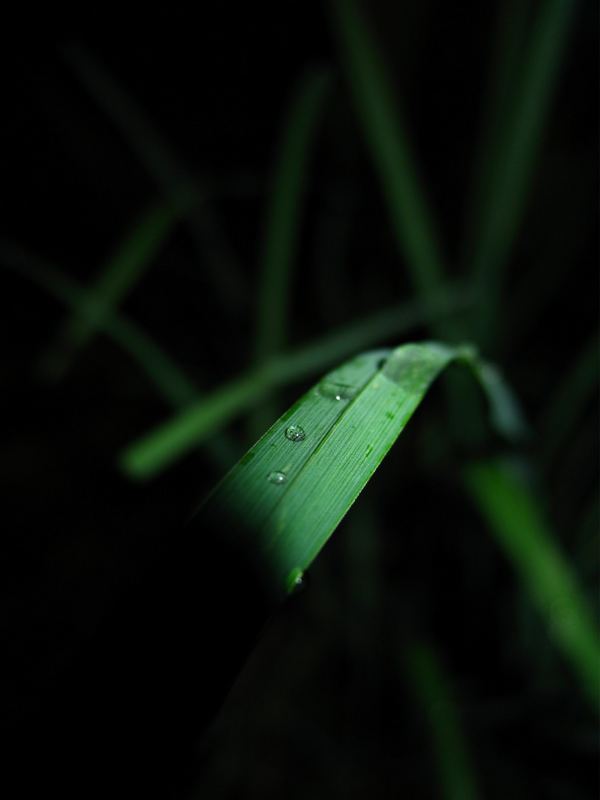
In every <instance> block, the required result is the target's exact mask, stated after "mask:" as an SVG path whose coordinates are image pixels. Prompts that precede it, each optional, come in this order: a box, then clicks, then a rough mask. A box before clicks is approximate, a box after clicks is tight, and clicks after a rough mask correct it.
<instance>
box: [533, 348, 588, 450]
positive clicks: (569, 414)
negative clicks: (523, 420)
mask: <svg viewBox="0 0 600 800" xmlns="http://www.w3.org/2000/svg"><path fill="white" fill-rule="evenodd" d="M599 354H600V351H599V348H598V337H597V335H594V337H593V338H592V340H591V342H589V344H588V345H587V346H586V347H585V349H584V350H583V352H582V353H581V355H580V356H579V358H578V359H577V361H576V362H575V365H574V366H573V368H572V369H571V371H570V372H569V373H568V374H567V375H566V377H565V379H564V381H562V382H561V385H560V387H559V388H558V390H557V391H556V394H555V396H554V397H553V398H552V402H551V403H550V404H549V405H548V407H547V409H546V411H545V412H544V414H543V417H542V421H541V430H542V437H541V438H542V441H543V443H544V446H543V451H542V461H543V463H544V464H546V465H548V464H549V463H551V462H552V461H553V459H554V458H555V456H556V455H557V453H558V452H559V451H560V449H561V447H562V446H563V444H564V443H565V442H566V440H567V439H568V437H569V434H570V433H571V431H572V430H573V428H574V427H575V425H576V423H577V421H578V420H579V419H580V417H581V414H582V412H583V411H585V408H586V404H587V403H588V402H589V401H590V400H591V399H592V396H593V392H594V390H595V389H596V387H597V386H598V373H599V366H600V362H599V358H598V356H599Z"/></svg>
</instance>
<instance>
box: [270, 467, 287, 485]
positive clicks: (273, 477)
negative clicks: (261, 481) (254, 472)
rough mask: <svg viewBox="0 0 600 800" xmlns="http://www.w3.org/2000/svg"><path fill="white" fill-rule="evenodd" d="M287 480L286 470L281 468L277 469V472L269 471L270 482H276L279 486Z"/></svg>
mask: <svg viewBox="0 0 600 800" xmlns="http://www.w3.org/2000/svg"><path fill="white" fill-rule="evenodd" d="M286 481H287V475H286V474H285V472H280V471H279V470H275V472H269V483H275V484H276V485H277V486H280V485H281V484H282V483H285V482H286Z"/></svg>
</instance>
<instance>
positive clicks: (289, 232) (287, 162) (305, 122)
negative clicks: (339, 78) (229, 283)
mask: <svg viewBox="0 0 600 800" xmlns="http://www.w3.org/2000/svg"><path fill="white" fill-rule="evenodd" d="M328 83H329V79H328V75H327V73H325V72H324V71H321V70H318V71H317V70H311V71H310V72H309V73H308V74H307V75H305V76H304V78H303V79H302V81H301V82H300V85H299V87H298V89H297V90H296V92H295V93H294V97H293V99H292V103H291V106H290V109H289V111H288V114H287V118H286V120H285V125H284V130H283V136H282V141H281V144H280V149H279V154H278V157H277V165H276V168H275V173H274V178H273V185H272V189H271V192H270V197H269V203H268V208H267V215H266V224H265V235H264V242H263V252H262V257H261V269H260V282H259V287H258V304H257V309H256V344H255V359H256V361H257V362H258V363H259V364H260V363H263V362H264V361H266V360H269V359H271V358H272V357H273V356H274V355H275V354H276V353H278V352H279V351H280V350H281V349H282V347H283V346H284V344H285V339H286V330H285V328H286V321H287V320H288V319H289V317H290V309H289V306H290V303H289V299H290V298H289V294H290V285H291V280H292V267H293V260H294V254H295V253H296V250H297V242H298V232H299V228H300V219H301V203H302V199H303V196H304V193H305V189H306V184H307V175H308V167H309V159H310V155H311V151H312V148H313V144H314V139H315V132H316V127H317V123H318V120H319V116H320V114H321V111H322V109H323V104H324V100H325V96H326V89H327V86H328ZM273 416H274V413H273V412H272V409H271V410H270V409H269V408H268V407H265V408H261V409H257V410H256V412H255V415H254V427H255V428H256V429H257V430H264V427H265V426H266V425H267V424H269V423H270V422H271V421H272V420H273Z"/></svg>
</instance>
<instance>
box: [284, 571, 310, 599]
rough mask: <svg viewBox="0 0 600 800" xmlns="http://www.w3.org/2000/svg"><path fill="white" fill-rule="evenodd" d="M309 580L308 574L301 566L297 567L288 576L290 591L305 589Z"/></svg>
mask: <svg viewBox="0 0 600 800" xmlns="http://www.w3.org/2000/svg"><path fill="white" fill-rule="evenodd" d="M307 582H308V575H307V574H306V573H305V572H304V571H303V570H301V569H300V567H296V568H295V569H293V570H292V571H291V572H290V574H289V576H288V581H287V584H288V591H289V592H294V593H296V592H300V591H303V590H304V589H306V586H307Z"/></svg>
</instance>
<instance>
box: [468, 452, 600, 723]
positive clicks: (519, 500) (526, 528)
mask: <svg viewBox="0 0 600 800" xmlns="http://www.w3.org/2000/svg"><path fill="white" fill-rule="evenodd" d="M464 481H465V485H466V488H467V491H468V493H469V494H470V496H471V498H472V500H473V502H474V503H475V505H476V507H477V508H478V509H479V511H480V513H481V515H482V516H483V518H484V519H485V521H486V524H487V525H488V527H489V529H490V531H491V533H492V534H493V535H494V536H495V538H496V539H497V541H498V544H499V545H500V547H501V548H502V550H503V551H504V553H505V555H506V556H507V557H508V559H509V560H510V561H511V563H512V564H513V566H514V567H515V569H516V570H517V572H518V574H519V575H520V577H521V580H522V582H523V585H524V586H526V587H527V589H528V591H529V593H530V595H531V597H532V600H533V601H534V602H535V603H536V605H537V607H538V610H539V612H540V614H541V615H542V617H543V619H544V621H545V622H546V624H547V625H548V627H549V629H550V632H551V634H552V636H553V638H554V640H555V642H556V645H557V646H558V647H560V648H561V649H562V652H563V654H564V656H565V658H566V659H567V660H568V661H570V663H571V666H572V668H573V670H574V672H575V673H576V675H577V677H578V679H579V682H580V685H581V688H582V689H583V691H584V692H585V693H586V695H587V696H588V698H589V699H590V700H591V702H592V704H593V706H594V708H595V709H596V710H600V707H599V705H598V704H599V700H600V637H599V636H598V630H597V629H596V626H595V625H594V621H593V618H592V615H591V613H590V611H589V609H588V607H587V604H586V602H585V598H584V597H583V595H582V592H581V590H580V588H579V586H578V583H577V580H576V576H575V575H574V573H573V571H572V569H571V567H570V565H569V564H568V563H567V562H566V561H565V560H564V559H563V557H562V555H561V553H560V551H559V550H558V548H557V546H556V544H555V542H556V537H555V536H554V535H553V533H552V531H551V530H550V528H549V526H548V524H547V522H546V520H545V518H544V514H543V512H542V510H541V509H540V508H539V506H538V503H537V501H536V499H535V497H534V496H533V494H532V493H531V492H530V491H529V489H528V488H527V487H526V486H525V484H524V483H523V482H522V481H521V480H519V479H518V477H517V476H516V475H515V474H513V472H512V471H511V470H510V469H509V468H508V467H507V466H506V465H504V464H502V463H496V462H492V461H489V462H482V463H479V464H473V465H471V466H469V467H468V468H467V470H466V471H465V473H464Z"/></svg>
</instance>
